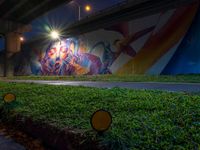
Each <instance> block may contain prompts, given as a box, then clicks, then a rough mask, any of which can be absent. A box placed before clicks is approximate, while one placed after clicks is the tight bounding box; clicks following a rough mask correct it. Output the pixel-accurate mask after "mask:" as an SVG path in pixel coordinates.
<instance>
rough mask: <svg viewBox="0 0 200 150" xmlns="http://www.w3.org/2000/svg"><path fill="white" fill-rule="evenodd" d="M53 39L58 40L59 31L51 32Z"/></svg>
mask: <svg viewBox="0 0 200 150" xmlns="http://www.w3.org/2000/svg"><path fill="white" fill-rule="evenodd" d="M51 38H52V39H58V38H59V33H58V32H57V31H52V32H51Z"/></svg>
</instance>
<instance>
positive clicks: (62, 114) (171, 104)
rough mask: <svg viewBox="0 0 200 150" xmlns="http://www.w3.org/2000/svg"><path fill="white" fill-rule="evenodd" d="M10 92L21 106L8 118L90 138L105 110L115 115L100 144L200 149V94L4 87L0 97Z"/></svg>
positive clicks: (68, 87) (83, 88)
mask: <svg viewBox="0 0 200 150" xmlns="http://www.w3.org/2000/svg"><path fill="white" fill-rule="evenodd" d="M7 92H12V93H15V94H16V96H17V101H16V102H15V104H14V105H13V106H12V107H9V108H7V109H9V111H8V116H9V115H11V114H12V115H13V114H14V115H17V114H21V115H24V116H28V117H31V118H33V120H40V121H43V122H46V123H51V124H53V125H55V126H57V127H59V128H63V127H66V126H67V127H73V128H78V129H82V130H83V131H84V132H87V133H88V132H89V131H90V130H91V127H90V116H91V115H92V113H93V112H94V111H96V110H97V109H101V108H103V109H105V110H108V111H110V112H111V114H112V116H113V123H112V126H111V129H110V130H109V131H107V132H106V133H105V134H104V135H103V136H102V137H98V138H99V139H100V144H102V145H107V146H108V147H109V148H111V149H114V150H117V149H123V150H125V149H199V148H200V145H199V143H200V94H198V93H196V94H189V93H170V92H162V91H146V90H129V89H120V88H113V89H97V88H87V87H71V86H50V85H37V84H22V83H20V84H19V83H18V84H16V83H3V82H0V95H3V94H5V93H7ZM0 106H1V107H3V102H2V100H1V103H0ZM4 108H5V106H4ZM9 112H12V113H9Z"/></svg>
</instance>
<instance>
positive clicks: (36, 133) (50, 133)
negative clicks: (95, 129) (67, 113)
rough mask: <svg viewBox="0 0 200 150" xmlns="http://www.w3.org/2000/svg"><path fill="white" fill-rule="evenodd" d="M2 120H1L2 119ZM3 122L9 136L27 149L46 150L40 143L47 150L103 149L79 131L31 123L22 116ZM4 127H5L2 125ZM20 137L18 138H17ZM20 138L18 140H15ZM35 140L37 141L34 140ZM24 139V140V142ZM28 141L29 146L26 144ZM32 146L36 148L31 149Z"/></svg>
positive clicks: (37, 122)
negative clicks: (13, 129) (14, 130)
mask: <svg viewBox="0 0 200 150" xmlns="http://www.w3.org/2000/svg"><path fill="white" fill-rule="evenodd" d="M2 119H3V118H2ZM3 122H4V123H5V122H6V126H7V127H8V128H7V129H6V130H7V132H10V135H12V134H13V133H16V134H15V135H13V137H15V139H18V140H19V141H18V142H19V143H22V144H23V145H24V144H25V146H26V147H27V149H30V150H32V149H34V150H35V149H37V150H46V149H47V148H46V149H45V148H44V147H42V146H40V145H42V143H44V145H46V146H47V147H49V148H48V150H49V149H56V150H103V149H105V148H103V147H100V146H98V142H97V141H93V140H91V139H90V138H88V137H87V136H86V135H84V134H83V132H82V131H81V130H76V129H71V128H63V129H59V128H57V127H55V126H52V125H50V124H46V123H42V122H39V121H33V120H32V119H31V118H27V117H23V116H19V115H17V116H15V117H12V119H9V121H8V119H3ZM13 125H14V128H15V129H17V130H20V132H19V133H18V132H13V131H12V130H11V129H12V128H13ZM4 127H5V125H4ZM22 132H23V133H26V134H28V135H29V136H31V137H33V138H31V139H29V136H26V134H22ZM21 134H22V135H21ZM19 135H20V136H19ZM16 137H20V138H16ZM35 138H36V139H37V140H35ZM24 139H26V140H24ZM27 140H28V141H32V142H29V143H30V144H27V143H28V142H27ZM32 145H35V146H38V147H33V148H32V147H31V146H32Z"/></svg>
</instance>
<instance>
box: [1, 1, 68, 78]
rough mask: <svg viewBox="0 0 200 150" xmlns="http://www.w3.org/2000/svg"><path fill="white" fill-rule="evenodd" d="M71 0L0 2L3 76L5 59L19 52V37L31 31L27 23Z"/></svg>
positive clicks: (6, 66) (5, 66)
mask: <svg viewBox="0 0 200 150" xmlns="http://www.w3.org/2000/svg"><path fill="white" fill-rule="evenodd" d="M70 1H71V0H0V38H2V37H3V38H4V39H5V50H4V67H3V68H4V71H3V72H4V73H3V74H4V76H6V75H7V68H8V65H7V64H8V63H7V59H8V57H9V56H11V55H12V54H14V53H16V52H18V51H20V49H21V48H20V40H19V36H20V35H21V34H22V33H24V32H27V31H30V30H31V27H30V25H29V23H30V22H31V21H32V20H34V19H35V18H37V17H39V16H41V15H43V14H44V13H46V12H48V11H50V10H52V9H54V8H56V7H58V6H60V5H62V4H64V3H67V2H70Z"/></svg>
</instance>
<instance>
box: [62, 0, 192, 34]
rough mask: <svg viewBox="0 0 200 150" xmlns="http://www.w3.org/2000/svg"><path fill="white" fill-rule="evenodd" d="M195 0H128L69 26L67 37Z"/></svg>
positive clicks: (66, 31)
mask: <svg viewBox="0 0 200 150" xmlns="http://www.w3.org/2000/svg"><path fill="white" fill-rule="evenodd" d="M194 1H196V0H128V1H126V2H124V3H121V4H118V5H115V6H114V7H113V8H109V9H107V10H104V11H100V12H97V13H96V14H93V15H91V16H88V17H87V18H85V19H83V20H81V21H78V22H76V23H74V24H72V25H71V26H69V27H68V28H67V29H66V30H65V31H64V35H66V36H67V37H70V36H74V35H79V34H83V33H87V32H90V31H94V30H97V29H100V28H105V27H109V26H112V25H114V24H116V23H117V22H119V21H127V20H131V19H137V18H141V17H145V16H148V15H152V14H156V13H158V12H161V11H163V12H164V11H167V10H170V9H173V8H177V7H180V6H184V5H188V4H190V3H192V2H194Z"/></svg>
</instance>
